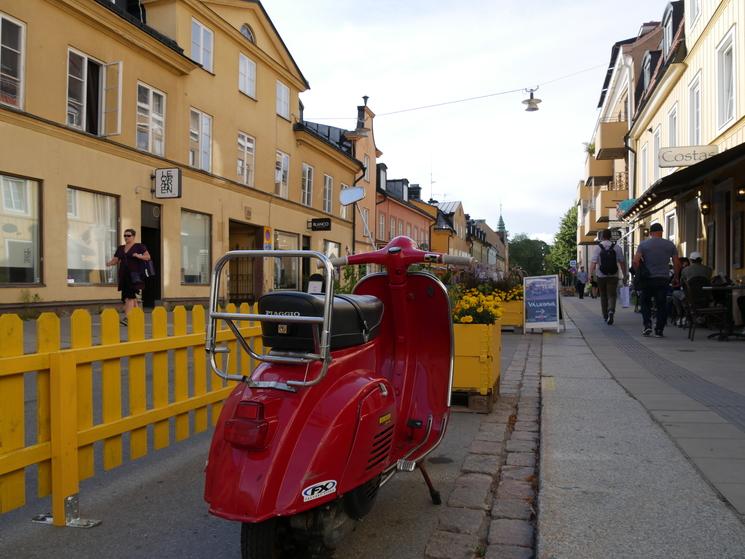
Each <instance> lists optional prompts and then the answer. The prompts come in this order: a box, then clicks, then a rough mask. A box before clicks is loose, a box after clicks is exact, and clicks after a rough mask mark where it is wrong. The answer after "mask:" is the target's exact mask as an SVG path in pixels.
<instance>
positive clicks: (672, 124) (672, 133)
mask: <svg viewBox="0 0 745 559" xmlns="http://www.w3.org/2000/svg"><path fill="white" fill-rule="evenodd" d="M677 146H678V104H677V103H676V104H675V105H674V106H673V108H672V109H670V110H669V111H668V113H667V147H669V148H674V147H677Z"/></svg>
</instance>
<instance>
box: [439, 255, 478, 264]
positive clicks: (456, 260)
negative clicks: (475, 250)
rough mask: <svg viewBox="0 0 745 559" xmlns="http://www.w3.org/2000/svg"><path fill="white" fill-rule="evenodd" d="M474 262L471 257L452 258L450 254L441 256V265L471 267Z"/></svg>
mask: <svg viewBox="0 0 745 559" xmlns="http://www.w3.org/2000/svg"><path fill="white" fill-rule="evenodd" d="M475 262H476V259H475V258H472V257H471V256H452V255H450V254H443V255H442V263H443V264H452V265H453V266H472V265H473V264H474V263H475Z"/></svg>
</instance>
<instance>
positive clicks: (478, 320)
mask: <svg viewBox="0 0 745 559" xmlns="http://www.w3.org/2000/svg"><path fill="white" fill-rule="evenodd" d="M451 301H452V309H453V311H452V313H453V315H452V316H453V334H454V337H455V363H454V372H453V390H454V391H457V392H465V393H468V398H469V408H482V411H487V412H488V411H490V410H491V408H492V405H493V402H494V400H495V399H496V396H497V395H498V393H499V358H500V353H501V349H502V337H501V336H502V334H501V329H502V327H501V323H500V317H501V315H502V307H501V300H500V298H499V296H498V295H497V294H496V293H494V292H490V293H483V292H482V291H480V290H479V289H469V290H467V291H463V290H462V289H461V288H458V287H456V288H455V289H453V290H451Z"/></svg>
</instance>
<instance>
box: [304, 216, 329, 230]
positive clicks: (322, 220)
mask: <svg viewBox="0 0 745 559" xmlns="http://www.w3.org/2000/svg"><path fill="white" fill-rule="evenodd" d="M308 225H309V228H310V230H311V231H331V218H330V217H316V218H313V219H311V220H310V221H309V222H308Z"/></svg>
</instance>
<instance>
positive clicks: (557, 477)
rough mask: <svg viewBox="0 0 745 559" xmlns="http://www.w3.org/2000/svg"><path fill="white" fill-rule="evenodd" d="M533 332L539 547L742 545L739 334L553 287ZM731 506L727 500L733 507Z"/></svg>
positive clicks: (630, 549) (552, 552)
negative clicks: (717, 334)
mask: <svg viewBox="0 0 745 559" xmlns="http://www.w3.org/2000/svg"><path fill="white" fill-rule="evenodd" d="M563 302H564V308H565V311H566V315H567V322H566V325H567V331H566V332H563V333H561V334H558V335H556V334H548V333H547V334H544V343H543V360H542V363H543V368H542V376H543V384H542V387H543V390H542V403H543V405H542V414H541V416H542V425H541V462H540V473H541V489H540V494H539V513H538V542H537V556H538V557H539V558H546V559H549V558H560V557H572V558H576V557H588V558H590V557H591V558H595V557H624V558H627V557H645V558H646V557H666V558H667V557H676V558H684V557H692V558H693V557H717V558H725V557H731V558H736V557H737V558H741V557H743V554H744V553H745V525H744V524H743V521H742V516H741V515H742V513H743V510H745V502H744V501H745V499H743V497H745V492H743V488H744V487H745V423H744V422H743V419H745V414H743V412H745V374H743V370H742V369H743V367H742V358H743V357H745V344H743V343H741V342H716V341H710V340H706V339H705V333H706V332H705V331H701V332H700V334H699V336H698V337H697V339H696V341H695V342H693V343H691V342H689V341H688V340H687V339H686V332H685V331H683V330H680V329H677V328H670V329H668V330H666V334H667V337H666V338H664V339H656V338H642V336H641V317H640V316H639V315H638V314H635V313H633V312H632V311H631V310H630V309H619V310H618V312H617V315H616V324H615V325H613V326H608V325H606V324H605V323H604V322H603V321H602V319H601V318H600V306H599V304H598V303H597V302H596V301H592V300H582V301H579V300H574V299H567V300H564V301H563ZM738 513H739V514H738Z"/></svg>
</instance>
